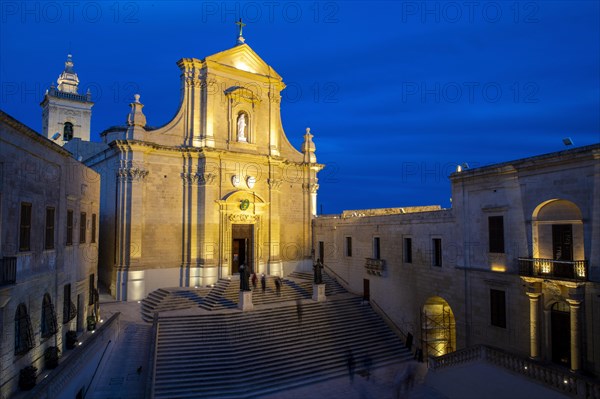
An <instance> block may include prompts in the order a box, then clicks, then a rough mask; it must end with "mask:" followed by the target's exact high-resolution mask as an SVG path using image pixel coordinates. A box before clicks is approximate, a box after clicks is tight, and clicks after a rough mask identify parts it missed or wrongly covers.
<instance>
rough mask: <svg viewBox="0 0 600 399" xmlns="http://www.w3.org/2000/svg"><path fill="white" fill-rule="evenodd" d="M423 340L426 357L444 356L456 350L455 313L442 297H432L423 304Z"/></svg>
mask: <svg viewBox="0 0 600 399" xmlns="http://www.w3.org/2000/svg"><path fill="white" fill-rule="evenodd" d="M421 342H422V348H423V355H424V356H425V357H427V356H442V355H445V354H446V353H450V352H454V351H455V350H456V321H455V320H454V313H453V312H452V309H451V308H450V305H449V304H448V302H446V300H444V298H442V297H439V296H434V297H430V298H429V299H427V301H426V302H425V304H424V305H423V309H422V310H421Z"/></svg>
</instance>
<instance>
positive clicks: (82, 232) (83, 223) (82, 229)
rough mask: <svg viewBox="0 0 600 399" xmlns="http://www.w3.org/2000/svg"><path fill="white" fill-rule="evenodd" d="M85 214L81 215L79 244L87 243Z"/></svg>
mask: <svg viewBox="0 0 600 399" xmlns="http://www.w3.org/2000/svg"><path fill="white" fill-rule="evenodd" d="M85 216H86V215H85V212H81V214H80V215H79V243H80V244H84V243H85V227H86V223H87V220H86V217H85Z"/></svg>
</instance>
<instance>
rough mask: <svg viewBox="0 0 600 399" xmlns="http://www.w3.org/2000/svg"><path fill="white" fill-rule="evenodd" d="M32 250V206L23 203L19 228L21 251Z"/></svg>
mask: <svg viewBox="0 0 600 399" xmlns="http://www.w3.org/2000/svg"><path fill="white" fill-rule="evenodd" d="M30 249H31V204H30V203H29V202H21V224H20V226H19V251H29V250H30Z"/></svg>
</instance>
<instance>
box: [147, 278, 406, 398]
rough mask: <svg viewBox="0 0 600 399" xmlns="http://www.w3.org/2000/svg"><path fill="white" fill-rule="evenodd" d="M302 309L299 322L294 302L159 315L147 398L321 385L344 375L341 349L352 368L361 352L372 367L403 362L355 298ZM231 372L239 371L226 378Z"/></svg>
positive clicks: (387, 333) (402, 352)
mask: <svg viewBox="0 0 600 399" xmlns="http://www.w3.org/2000/svg"><path fill="white" fill-rule="evenodd" d="M233 284H234V282H232V285H233ZM307 284H308V287H311V283H310V282H309V283H307ZM233 288H237V287H233ZM236 291H237V290H232V291H231V294H232V296H233V295H237V294H238V293H237V292H236ZM282 291H283V290H282ZM261 294H262V293H261ZM302 308H303V317H302V323H299V322H298V320H297V315H296V305H295V303H294V302H290V303H289V304H288V305H284V306H282V307H276V308H272V309H264V310H263V309H260V310H255V311H253V312H233V313H228V314H211V313H209V314H198V315H193V316H165V317H160V319H159V323H160V328H159V335H158V337H157V360H156V365H155V367H156V369H155V371H156V374H155V375H156V377H155V381H154V383H155V386H154V388H155V397H156V398H159V399H160V398H193V397H222V398H241V397H259V396H260V394H267V393H272V392H277V391H278V390H282V389H289V387H292V386H296V385H298V384H306V383H307V381H315V382H316V381H325V380H327V379H329V378H335V377H337V376H341V375H345V374H346V373H347V368H346V359H345V352H346V350H347V349H348V348H351V349H352V351H353V353H354V355H355V358H356V361H357V366H358V362H360V361H361V359H362V358H363V357H364V356H366V354H367V353H368V354H369V356H370V357H371V361H372V364H373V366H374V367H377V366H379V365H382V364H386V363H389V362H401V361H405V360H406V359H407V358H409V357H410V353H409V352H408V350H406V348H405V347H404V345H403V344H402V342H401V341H400V339H399V338H398V337H397V336H396V335H395V334H394V333H393V332H392V331H391V330H390V329H389V328H388V327H387V325H386V324H385V323H384V322H383V320H381V319H380V318H379V316H378V315H377V314H376V313H375V312H374V311H373V310H372V309H371V308H370V307H369V306H368V305H361V303H360V298H357V297H351V298H344V297H338V299H337V300H332V301H327V302H323V303H316V302H311V301H305V302H303V303H302ZM236 370H243V371H244V372H243V373H240V372H236V373H235V376H234V377H232V374H231V372H232V371H236Z"/></svg>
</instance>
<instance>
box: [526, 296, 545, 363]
mask: <svg viewBox="0 0 600 399" xmlns="http://www.w3.org/2000/svg"><path fill="white" fill-rule="evenodd" d="M540 295H542V294H541V293H539V292H528V293H527V296H528V297H529V339H530V347H529V356H530V357H531V358H532V359H538V358H539V357H540V339H539V329H538V326H539V321H538V319H539V313H540V312H539V305H538V303H539V299H540Z"/></svg>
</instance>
